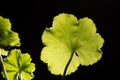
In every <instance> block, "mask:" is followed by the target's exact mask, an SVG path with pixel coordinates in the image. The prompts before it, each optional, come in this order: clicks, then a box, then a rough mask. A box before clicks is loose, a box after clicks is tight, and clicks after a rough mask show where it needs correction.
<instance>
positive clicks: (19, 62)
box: [3, 49, 35, 80]
mask: <svg viewBox="0 0 120 80" xmlns="http://www.w3.org/2000/svg"><path fill="white" fill-rule="evenodd" d="M31 60H32V59H31V57H30V55H29V54H28V53H25V54H22V53H21V51H20V50H19V49H14V50H12V51H10V53H9V55H8V56H7V58H5V59H4V65H5V68H6V71H7V74H8V78H9V80H16V79H17V78H18V77H19V76H20V77H21V78H22V80H31V79H32V78H33V77H34V76H33V72H34V71H35V64H34V63H31ZM3 77H4V75H3Z"/></svg>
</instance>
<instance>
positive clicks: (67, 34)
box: [40, 13, 104, 75]
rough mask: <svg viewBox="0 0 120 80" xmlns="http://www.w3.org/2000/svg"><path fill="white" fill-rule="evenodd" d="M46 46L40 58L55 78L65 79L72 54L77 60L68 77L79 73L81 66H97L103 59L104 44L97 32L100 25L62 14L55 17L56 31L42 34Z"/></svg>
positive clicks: (70, 66) (52, 28)
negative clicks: (64, 75)
mask: <svg viewBox="0 0 120 80" xmlns="http://www.w3.org/2000/svg"><path fill="white" fill-rule="evenodd" d="M42 42H43V44H44V45H45V46H44V47H43V49H42V51H41V55H40V58H41V60H42V61H43V62H45V63H47V65H48V69H49V70H50V72H51V73H52V74H56V75H59V74H60V75H63V72H64V69H65V66H66V64H67V63H68V61H69V59H70V56H71V54H72V53H74V54H73V57H72V60H71V62H70V64H69V66H68V69H67V72H66V75H68V74H71V73H72V72H75V71H76V70H77V68H78V66H80V65H83V66H88V65H92V64H94V63H96V62H97V61H98V60H100V59H101V57H102V51H101V47H102V46H103V43H104V40H103V38H102V37H101V35H100V34H99V33H97V32H96V25H95V23H94V22H93V21H92V19H90V18H88V17H84V18H80V19H79V20H78V19H77V18H76V17H75V16H74V15H72V14H66V13H62V14H59V15H57V16H55V17H54V20H53V24H52V27H50V28H46V29H45V30H44V32H43V34H42Z"/></svg>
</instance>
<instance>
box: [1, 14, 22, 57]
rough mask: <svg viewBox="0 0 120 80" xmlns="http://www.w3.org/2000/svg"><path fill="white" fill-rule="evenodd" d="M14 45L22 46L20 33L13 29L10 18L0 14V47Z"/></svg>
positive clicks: (4, 47) (6, 47) (5, 47)
mask: <svg viewBox="0 0 120 80" xmlns="http://www.w3.org/2000/svg"><path fill="white" fill-rule="evenodd" d="M14 46H20V39H19V36H18V33H16V32H14V31H12V30H11V23H10V20H9V19H7V18H3V17H1V16H0V48H2V49H8V48H10V47H14ZM3 55H4V54H3Z"/></svg>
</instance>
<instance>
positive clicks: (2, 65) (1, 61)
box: [0, 51, 9, 80]
mask: <svg viewBox="0 0 120 80" xmlns="http://www.w3.org/2000/svg"><path fill="white" fill-rule="evenodd" d="M0 65H1V67H2V70H3V74H4V76H5V80H9V79H8V75H7V72H6V69H5V66H4V64H3V58H2V55H1V51H0Z"/></svg>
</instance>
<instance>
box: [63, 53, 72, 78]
mask: <svg viewBox="0 0 120 80" xmlns="http://www.w3.org/2000/svg"><path fill="white" fill-rule="evenodd" d="M73 55H74V52H72V54H71V56H70V58H69V61H68V62H67V64H66V66H65V69H64V73H63V76H62V78H61V80H65V76H66V72H67V69H68V66H69V64H70V62H71V61H72V58H73Z"/></svg>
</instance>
